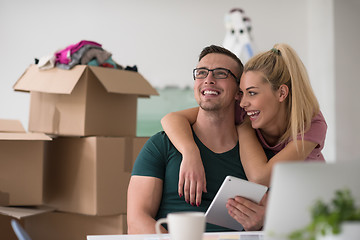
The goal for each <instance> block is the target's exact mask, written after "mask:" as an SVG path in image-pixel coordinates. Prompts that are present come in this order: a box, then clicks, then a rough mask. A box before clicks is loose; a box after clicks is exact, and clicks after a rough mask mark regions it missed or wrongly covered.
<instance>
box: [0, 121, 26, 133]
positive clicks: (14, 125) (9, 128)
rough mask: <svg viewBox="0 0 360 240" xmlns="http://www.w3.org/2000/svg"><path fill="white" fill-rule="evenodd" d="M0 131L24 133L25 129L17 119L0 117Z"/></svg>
mask: <svg viewBox="0 0 360 240" xmlns="http://www.w3.org/2000/svg"><path fill="white" fill-rule="evenodd" d="M0 132H12V133H15V132H16V133H24V132H25V129H24V127H23V125H22V124H21V122H20V121H19V120H12V119H0Z"/></svg>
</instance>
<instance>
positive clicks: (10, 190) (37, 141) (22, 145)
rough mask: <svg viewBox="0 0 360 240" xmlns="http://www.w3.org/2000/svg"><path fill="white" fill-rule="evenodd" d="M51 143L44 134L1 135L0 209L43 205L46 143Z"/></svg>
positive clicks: (7, 133)
mask: <svg viewBox="0 0 360 240" xmlns="http://www.w3.org/2000/svg"><path fill="white" fill-rule="evenodd" d="M20 125H21V124H20ZM16 129H19V128H18V126H17V127H16ZM15 131H17V130H15ZM48 140H51V138H50V137H48V136H46V135H45V134H43V133H21V132H15V133H12V132H6V133H0V176H1V180H0V205H3V206H7V205H13V206H19V205H24V206H28V205H40V204H42V203H43V162H44V141H48Z"/></svg>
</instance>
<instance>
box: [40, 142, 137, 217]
mask: <svg viewBox="0 0 360 240" xmlns="http://www.w3.org/2000/svg"><path fill="white" fill-rule="evenodd" d="M134 139H137V138H136V137H135V138H133V137H58V138H55V139H53V141H52V142H48V143H47V144H46V151H45V181H44V182H45V183H44V184H45V188H44V195H45V197H44V198H45V200H44V201H45V203H46V204H47V205H49V206H52V207H54V208H56V209H57V210H59V211H63V212H71V213H80V214H86V215H99V216H104V215H111V214H124V213H126V199H127V187H128V184H129V180H130V175H131V171H132V164H133V163H132V162H133V159H134V156H133V155H134V151H135V152H136V150H134V142H133V141H134ZM140 142H141V141H140ZM140 144H141V143H140ZM136 148H138V146H137V147H135V149H136Z"/></svg>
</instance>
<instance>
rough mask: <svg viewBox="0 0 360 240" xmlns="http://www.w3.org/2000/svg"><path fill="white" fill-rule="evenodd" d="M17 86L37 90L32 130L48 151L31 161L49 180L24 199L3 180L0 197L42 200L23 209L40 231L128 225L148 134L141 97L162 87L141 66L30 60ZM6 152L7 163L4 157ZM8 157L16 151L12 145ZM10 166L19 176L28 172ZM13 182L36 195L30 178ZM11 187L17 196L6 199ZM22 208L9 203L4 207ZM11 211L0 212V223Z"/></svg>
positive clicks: (26, 221)
mask: <svg viewBox="0 0 360 240" xmlns="http://www.w3.org/2000/svg"><path fill="white" fill-rule="evenodd" d="M14 89H15V90H17V91H28V92H30V94H31V99H30V118H29V131H30V133H27V134H41V135H40V136H41V137H40V136H37V137H38V138H36V139H34V140H33V141H32V142H40V143H41V144H42V145H41V146H43V147H44V153H43V155H41V156H39V157H38V158H39V159H40V160H38V161H39V162H38V163H37V164H38V166H33V164H32V163H28V164H29V165H31V166H32V167H34V168H37V169H38V172H37V173H38V174H39V175H42V176H43V178H41V177H40V176H36V178H41V180H40V179H39V180H38V181H37V183H36V186H37V187H38V188H43V191H42V192H41V193H42V194H43V195H42V198H40V200H37V201H36V202H34V201H33V202H30V201H26V202H20V203H18V202H14V201H15V200H12V198H13V196H12V195H13V194H12V192H11V191H10V192H9V191H7V189H5V190H6V191H5V192H4V190H2V186H1V185H0V200H1V199H3V200H2V201H3V202H5V205H12V206H18V205H23V206H24V205H37V206H40V207H37V208H36V209H22V210H21V211H25V213H24V215H23V216H26V217H24V218H22V220H21V222H22V224H23V226H24V228H25V229H26V230H27V232H28V233H29V235H30V236H32V237H33V238H34V239H39V240H40V239H86V235H93V234H95V235H97V234H124V233H126V231H127V226H126V199H127V186H128V183H129V179H130V174H131V169H132V166H133V162H134V161H135V158H136V156H137V154H138V153H139V151H140V149H141V147H142V146H143V144H144V143H145V142H146V140H147V139H148V138H145V137H136V112H137V98H138V97H149V96H150V95H158V93H157V91H156V90H155V89H154V88H153V87H152V86H151V85H150V84H149V83H148V82H147V81H146V80H145V79H144V78H143V77H142V76H141V75H140V74H139V73H137V72H132V71H126V70H116V69H109V68H103V67H92V66H86V65H78V66H75V67H74V68H73V69H71V70H62V69H57V68H55V69H52V70H46V71H41V70H39V69H38V68H37V67H36V66H30V67H29V68H28V69H27V70H26V71H25V73H24V74H23V75H22V76H21V77H20V79H19V80H18V81H17V82H16V83H15V85H14ZM45 134H46V135H45ZM48 136H51V137H52V140H51V139H50V138H49V137H48ZM33 137H34V136H33ZM0 138H1V135H0ZM35 140H36V141H35ZM0 144H2V143H1V142H0ZM0 147H1V145H0ZM5 147H6V146H5ZM29 148H32V147H29ZM0 151H1V150H0ZM23 151H24V150H23V147H21V148H20V147H19V148H18V152H23ZM38 151H41V149H39V150H38ZM0 154H1V153H0ZM29 155H30V153H25V152H24V155H23V156H20V157H18V158H19V159H21V160H22V161H23V162H26V160H28V159H25V158H28V157H26V156H29ZM2 158H3V157H1V160H0V164H4V163H2ZM7 158H8V161H12V160H13V158H14V157H13V155H11V153H10V154H8V156H7ZM14 164H16V163H14ZM17 164H19V165H22V163H17ZM22 167H23V166H22ZM24 169H28V167H24ZM39 169H41V170H39ZM0 171H2V169H1V166H0ZM5 171H7V172H8V174H9V175H11V174H12V176H14V178H18V177H19V174H24V175H26V174H25V173H18V174H16V171H17V170H13V172H11V170H5ZM15 175H17V176H15ZM1 176H2V173H1ZM5 176H6V175H5ZM32 177H34V178H35V176H32ZM20 178H22V175H20ZM24 182H26V180H24ZM0 184H1V181H0ZM12 189H13V190H14V191H15V190H19V189H21V191H25V190H26V191H27V192H29V194H30V195H32V193H33V191H35V190H32V189H27V187H25V186H21V187H17V186H14V187H12ZM37 191H39V190H37ZM1 194H2V195H4V196H3V197H1V196H2V195H1ZM6 195H8V196H7V197H8V198H9V199H10V201H8V202H9V203H13V204H6ZM14 196H15V195H14ZM19 198H20V199H24V198H21V197H19ZM0 203H1V202H0ZM2 205H4V204H2ZM49 207H50V208H49ZM19 209H20V208H3V211H2V212H3V214H4V212H6V211H10V212H11V211H15V212H17V211H18V210H19ZM0 210H1V208H0ZM28 210H31V211H34V212H32V213H28V212H27V211H28ZM35 213H36V214H35ZM5 214H8V215H10V216H15V215H16V214H14V213H11V214H9V213H5ZM10 216H9V217H7V218H11V217H10ZM4 218H6V217H5V216H4V215H3V216H0V226H1V225H2V224H3V223H2V222H3V221H6V219H5V220H2V219H4ZM0 237H1V234H0Z"/></svg>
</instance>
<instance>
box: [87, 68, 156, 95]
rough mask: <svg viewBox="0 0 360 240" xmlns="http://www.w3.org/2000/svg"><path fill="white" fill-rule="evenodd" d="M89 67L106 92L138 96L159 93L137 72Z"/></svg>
mask: <svg viewBox="0 0 360 240" xmlns="http://www.w3.org/2000/svg"><path fill="white" fill-rule="evenodd" d="M90 69H91V71H92V72H93V73H94V74H95V75H96V76H97V78H98V79H99V81H100V82H101V83H102V84H103V85H104V87H105V88H106V90H107V91H108V92H112V93H123V94H135V95H139V96H149V95H159V93H158V92H157V91H156V90H155V89H154V88H153V87H152V86H151V85H150V83H149V82H148V81H146V80H145V78H144V77H143V76H142V75H141V74H139V73H137V72H133V71H127V70H116V69H105V68H101V67H90ZM124 80H126V82H125V81H124Z"/></svg>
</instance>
